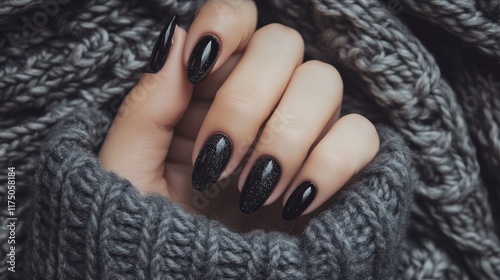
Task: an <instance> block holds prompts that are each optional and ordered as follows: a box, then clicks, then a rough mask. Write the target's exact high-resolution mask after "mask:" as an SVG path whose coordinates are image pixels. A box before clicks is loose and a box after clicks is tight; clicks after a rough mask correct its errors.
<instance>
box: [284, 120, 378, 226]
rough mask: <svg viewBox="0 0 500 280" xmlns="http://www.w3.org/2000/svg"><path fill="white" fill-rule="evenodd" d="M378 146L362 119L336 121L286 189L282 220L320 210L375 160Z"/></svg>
mask: <svg viewBox="0 0 500 280" xmlns="http://www.w3.org/2000/svg"><path fill="white" fill-rule="evenodd" d="M379 146H380V142H379V138H378V134H377V131H376V129H375V127H374V126H373V124H372V123H371V122H370V121H369V120H367V119H366V118H365V117H363V116H360V115H357V114H351V115H347V116H344V117H342V118H341V119H339V120H338V121H337V122H336V123H335V124H334V125H333V126H332V127H331V128H330V130H329V132H328V133H327V134H326V135H325V137H324V138H323V139H322V140H321V141H320V142H319V143H318V145H317V146H316V147H315V148H314V149H313V151H312V152H311V154H310V155H309V157H308V158H307V160H306V162H305V163H304V165H303V167H302V169H301V170H300V172H299V174H298V175H297V177H296V178H295V180H294V182H293V183H292V184H291V188H289V189H288V191H287V193H286V195H285V197H284V200H283V201H284V202H285V201H286V203H285V207H284V208H283V213H282V217H283V219H285V220H291V219H294V218H296V217H298V216H299V215H301V214H307V213H310V212H312V211H314V210H315V209H317V208H318V207H320V206H321V205H322V204H323V203H325V202H326V201H327V200H328V199H330V198H331V197H332V196H333V195H334V194H335V193H336V192H337V191H338V190H339V189H340V188H342V186H343V185H345V184H346V183H347V181H349V180H350V179H351V178H352V177H353V176H354V175H356V174H357V173H358V172H359V171H361V169H363V167H365V166H366V165H367V164H368V163H369V162H370V161H371V160H372V159H373V158H374V157H375V155H376V154H377V152H378V150H379Z"/></svg>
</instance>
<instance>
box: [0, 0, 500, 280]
mask: <svg viewBox="0 0 500 280" xmlns="http://www.w3.org/2000/svg"><path fill="white" fill-rule="evenodd" d="M260 2H261V3H259V21H260V24H261V25H263V24H266V23H269V22H281V23H283V24H286V25H289V26H291V27H293V28H295V29H297V30H298V31H299V32H300V33H301V34H302V35H303V37H304V39H305V41H306V55H307V57H308V58H315V59H320V60H323V61H326V62H329V63H332V64H334V65H335V66H336V67H337V68H338V69H339V70H340V72H341V74H342V76H343V78H344V80H345V98H344V104H343V108H345V112H359V113H361V114H363V115H365V116H367V117H369V118H370V119H371V120H372V121H373V122H375V123H376V125H377V129H378V132H379V135H380V138H381V150H380V153H379V154H378V155H377V157H376V158H375V159H374V161H373V162H372V163H371V164H370V165H369V166H367V167H366V168H365V169H364V170H363V171H362V173H361V174H360V176H359V177H357V178H356V180H354V181H352V182H351V183H350V184H349V185H348V186H346V187H344V188H343V189H342V190H341V191H340V192H339V194H338V195H336V196H335V197H334V199H332V200H331V201H330V202H329V203H328V205H327V207H326V208H325V210H323V211H322V212H321V213H320V214H318V215H317V216H316V217H314V218H313V219H312V220H311V221H310V222H309V224H308V225H307V226H306V228H305V230H304V232H303V233H302V234H300V235H298V236H292V235H290V234H286V233H283V232H269V231H263V230H254V231H252V232H249V233H240V232H237V231H235V230H232V229H230V228H227V227H225V226H224V225H222V224H221V223H220V222H218V221H214V220H210V219H207V218H205V217H203V216H199V215H195V214H191V213H188V212H185V211H184V210H183V209H182V208H180V207H179V206H177V205H176V204H174V203H172V202H170V201H169V200H168V199H166V198H163V197H159V196H154V195H153V196H147V197H143V196H140V195H139V194H138V192H137V191H136V189H135V188H134V186H133V185H131V184H130V182H128V181H127V180H125V179H123V178H119V177H118V176H116V175H114V174H112V173H107V172H105V171H103V170H102V169H101V168H100V166H99V164H98V160H97V157H96V153H97V151H98V150H99V147H100V145H101V143H102V140H103V138H104V136H105V134H106V131H107V129H108V127H109V124H110V122H111V120H112V118H113V114H114V113H116V110H117V108H118V106H119V104H120V102H121V100H122V99H123V97H124V95H125V94H126V93H127V92H128V91H129V90H130V89H131V87H132V86H133V85H134V84H135V82H136V80H137V77H138V75H139V74H140V73H141V71H142V69H143V67H144V66H145V64H146V60H147V59H148V56H149V54H150V50H151V48H152V46H153V44H154V40H155V38H156V36H157V34H158V32H159V29H161V28H160V27H161V26H162V23H164V22H165V19H167V18H168V16H169V15H172V14H173V13H181V14H183V15H184V17H183V21H184V22H182V25H184V26H187V25H189V23H190V22H191V20H192V19H193V17H194V13H195V10H196V8H197V7H198V6H199V5H200V4H201V1H181V0H148V1H144V0H131V1H130V0H127V1H125V0H89V1H76V0H64V1H63V0H57V1H56V0H51V1H43V0H4V1H3V2H2V3H1V4H0V34H1V35H0V100H1V104H0V114H1V117H0V139H1V143H0V163H1V164H0V166H1V167H2V171H1V172H0V182H2V183H1V184H0V193H1V200H2V201H1V203H0V205H4V206H5V205H7V200H8V196H7V194H8V189H7V185H6V184H4V182H7V174H8V172H7V167H8V166H12V167H15V181H16V189H15V196H16V208H15V217H16V218H17V220H16V230H15V240H16V244H15V245H16V248H15V253H16V263H15V270H16V272H11V271H8V270H7V269H8V268H9V267H10V264H9V263H8V262H7V261H8V260H9V258H10V257H9V256H8V255H7V254H8V253H9V252H10V245H9V244H8V242H7V238H8V236H9V234H11V233H10V232H9V231H6V230H3V229H5V228H6V224H7V223H8V222H11V220H9V221H8V220H7V219H2V220H1V223H2V225H1V227H2V231H0V241H1V242H0V249H1V255H0V258H1V262H0V279H384V280H385V279H500V241H499V236H500V235H499V233H500V230H499V226H500V210H499V209H500V207H499V206H500V205H499V204H500V187H499V186H500V172H499V171H500V129H499V126H500V2H499V1H497V0H495V1H485V0H421V1H416V0H386V1H383V0H293V1H292V0H288V1H285V0H273V1H260ZM35 174H36V175H35ZM4 206H2V207H4ZM4 209H6V207H4V208H2V212H1V215H2V217H7V215H8V212H7V211H5V210H4ZM236 211H237V210H236ZM9 217H10V216H9Z"/></svg>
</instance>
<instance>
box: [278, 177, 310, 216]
mask: <svg viewBox="0 0 500 280" xmlns="http://www.w3.org/2000/svg"><path fill="white" fill-rule="evenodd" d="M316 192H317V189H316V185H315V184H314V183H313V182H311V181H304V182H302V183H301V184H300V185H299V186H298V187H297V188H296V189H295V190H294V191H293V193H292V194H291V195H290V197H289V198H288V200H287V201H286V203H285V207H284V208H283V212H282V214H281V217H282V218H283V219H284V220H292V219H295V218H297V217H298V216H300V214H302V213H303V212H304V211H305V210H306V209H307V207H308V206H309V205H310V204H311V202H312V201H313V200H314V197H316Z"/></svg>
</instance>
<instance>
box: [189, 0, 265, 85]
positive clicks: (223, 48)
mask: <svg viewBox="0 0 500 280" xmlns="http://www.w3.org/2000/svg"><path fill="white" fill-rule="evenodd" d="M256 24H257V7H256V6H255V3H254V2H253V1H251V0H232V1H229V0H211V1H207V2H206V3H205V4H204V5H203V6H202V7H201V8H200V10H199V11H198V14H197V16H196V18H195V20H194V22H193V23H192V25H191V27H190V28H189V31H188V35H187V39H186V44H185V47H184V53H183V59H184V63H185V64H186V68H187V79H188V81H189V82H190V83H192V84H197V83H200V82H201V81H203V80H204V79H205V78H206V77H207V76H208V75H209V74H210V73H211V72H212V71H215V70H217V69H218V68H219V67H220V66H221V65H222V64H224V62H225V61H226V60H227V59H228V58H229V57H230V56H231V55H232V54H233V53H237V52H241V51H242V50H244V49H245V47H246V45H247V44H248V41H249V39H250V37H251V36H252V34H253V33H254V31H255V27H256Z"/></svg>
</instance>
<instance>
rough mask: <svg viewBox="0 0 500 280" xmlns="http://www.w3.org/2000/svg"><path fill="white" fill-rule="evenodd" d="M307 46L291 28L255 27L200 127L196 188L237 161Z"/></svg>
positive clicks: (254, 135) (237, 162)
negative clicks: (254, 31)
mask: <svg viewBox="0 0 500 280" xmlns="http://www.w3.org/2000/svg"><path fill="white" fill-rule="evenodd" d="M303 52H304V45H303V41H302V37H301V36H300V34H299V33H298V32H297V31H295V30H293V29H291V28H288V27H285V26H283V25H279V24H271V25H267V26H265V27H263V28H261V29H259V30H258V31H257V32H256V33H255V35H254V36H253V37H252V39H251V41H250V43H249V45H248V47H247V50H246V51H245V53H244V55H243V57H242V58H241V60H240V62H239V63H238V65H237V66H236V68H235V69H234V70H233V72H232V73H231V75H230V76H229V78H228V79H227V80H226V82H225V83H224V84H223V85H222V87H221V88H220V89H219V91H218V92H217V94H216V96H215V100H214V102H213V103H212V106H211V107H210V110H209V112H208V114H207V116H206V118H205V120H204V122H203V125H202V127H201V129H200V132H199V133H198V137H197V139H196V144H195V148H194V151H193V162H194V169H193V186H194V187H195V188H196V189H198V190H204V189H206V188H208V187H210V186H211V185H212V184H213V183H215V182H216V181H217V179H219V177H221V179H222V178H225V177H226V176H227V175H228V174H230V173H232V172H233V170H234V169H235V168H236V166H238V164H239V162H240V161H241V159H242V158H243V157H244V155H245V154H246V152H247V150H248V149H249V147H250V146H251V144H252V143H253V141H254V139H255V137H256V135H257V133H258V131H259V128H260V127H261V126H262V124H263V123H264V121H265V120H266V119H267V118H268V117H269V115H270V114H271V112H272V111H273V109H274V108H275V107H276V104H277V103H278V102H279V99H280V98H281V96H282V94H283V92H284V91H285V88H286V85H287V84H288V81H289V80H290V77H291V76H292V73H293V70H294V69H295V68H296V67H297V66H298V65H299V64H300V63H301V61H302V57H303ZM209 136H210V139H209ZM203 143H205V144H203ZM202 146H203V148H202ZM200 150H201V152H200ZM195 158H196V160H195ZM226 165H227V168H226ZM224 169H226V171H225V172H224V173H223V174H222V172H223V170H224ZM221 174H222V176H221Z"/></svg>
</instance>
